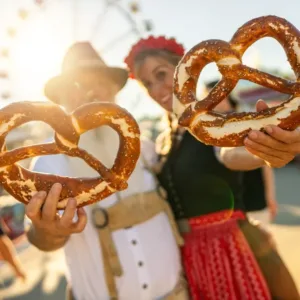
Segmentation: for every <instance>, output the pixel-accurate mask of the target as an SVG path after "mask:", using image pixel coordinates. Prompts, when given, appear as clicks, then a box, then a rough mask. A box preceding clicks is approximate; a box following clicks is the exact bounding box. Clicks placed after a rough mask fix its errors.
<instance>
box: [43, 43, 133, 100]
mask: <svg viewBox="0 0 300 300" xmlns="http://www.w3.org/2000/svg"><path fill="white" fill-rule="evenodd" d="M84 71H92V72H95V73H96V74H99V76H101V77H105V78H107V79H109V80H111V81H112V82H114V83H115V84H116V85H117V86H118V91H120V90H121V89H122V88H123V87H124V86H125V84H126V82H127V79H128V72H127V70H126V69H122V68H118V67H109V66H107V65H106V64H105V62H104V60H103V59H102V58H101V57H100V55H99V54H98V53H97V51H96V50H95V49H94V48H93V46H92V45H91V44H90V43H89V42H77V43H75V44H73V45H72V46H71V47H70V48H69V50H68V51H67V53H66V55H65V57H64V60H63V63H62V71H61V74H60V75H58V76H55V77H53V78H51V79H50V80H49V81H48V82H47V83H46V85H45V90H44V92H45V95H46V97H47V98H49V99H50V100H51V101H53V102H58V99H59V97H58V95H59V93H60V91H61V90H62V89H65V88H68V87H70V84H71V83H73V81H74V76H76V74H78V73H82V72H84Z"/></svg>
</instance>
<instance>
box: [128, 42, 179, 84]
mask: <svg viewBox="0 0 300 300" xmlns="http://www.w3.org/2000/svg"><path fill="white" fill-rule="evenodd" d="M149 49H157V50H166V51H169V52H171V53H173V54H176V55H178V56H183V55H184V47H183V45H182V44H179V43H178V42H177V41H176V40H175V39H174V38H170V39H167V38H165V37H164V36H159V37H154V36H149V37H148V38H146V39H140V40H139V41H138V42H137V43H136V44H135V45H133V46H132V48H131V50H130V52H129V54H128V55H127V57H126V58H125V60H124V61H125V63H126V64H127V66H128V69H129V77H130V78H134V76H133V68H134V60H135V58H136V56H137V55H138V54H139V53H141V52H143V51H145V50H149Z"/></svg>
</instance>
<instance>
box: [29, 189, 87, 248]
mask: <svg viewBox="0 0 300 300" xmlns="http://www.w3.org/2000/svg"><path fill="white" fill-rule="evenodd" d="M61 189H62V187H61V184H59V183H56V184H54V185H53V186H52V188H51V190H50V191H49V193H48V195H47V194H46V193H45V192H43V191H41V192H38V193H37V194H36V195H34V196H33V197H32V199H31V200H30V202H29V203H28V205H27V206H26V215H27V216H28V218H29V219H30V220H31V221H32V228H31V232H29V233H28V236H29V239H30V240H31V241H32V243H33V244H35V246H37V247H38V248H40V249H42V250H45V251H46V250H49V251H51V250H54V249H55V248H59V247H61V246H63V244H64V243H65V242H66V240H67V239H68V238H69V236H70V235H71V234H73V233H79V232H82V231H83V230H84V228H85V225H86V223H87V216H86V213H85V211H84V209H83V208H79V209H77V208H76V200H75V199H69V201H68V203H67V206H66V209H65V211H64V213H63V215H62V216H60V215H59V214H58V213H57V203H58V200H59V196H60V193H61ZM76 211H77V215H78V220H77V221H76V222H74V221H73V218H74V216H75V214H76ZM43 243H44V245H43ZM47 245H48V246H47Z"/></svg>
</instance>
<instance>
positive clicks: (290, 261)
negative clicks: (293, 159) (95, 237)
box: [0, 166, 300, 300]
mask: <svg viewBox="0 0 300 300" xmlns="http://www.w3.org/2000/svg"><path fill="white" fill-rule="evenodd" d="M299 175H300V169H297V168H296V167H294V166H289V167H286V168H284V169H280V170H276V183H277V195H278V201H279V214H278V216H277V218H276V220H275V222H274V223H273V224H272V225H271V226H270V230H271V231H272V233H273V234H274V237H275V239H276V242H277V245H278V248H279V251H280V253H281V255H282V257H283V259H284V261H285V262H286V264H287V265H288V267H289V269H290V271H291V273H292V275H293V276H294V278H295V280H296V281H297V285H298V287H299V289H300V259H299V253H300V239H299V236H300V197H299V194H300V181H299V178H300V177H299ZM20 247H23V250H22V251H21V260H22V262H23V263H24V264H25V266H26V270H27V272H28V281H27V282H26V283H22V282H20V281H19V280H14V279H12V276H11V272H10V269H9V268H8V267H7V266H6V265H3V264H2V265H1V267H0V279H1V282H0V297H1V298H2V299H6V300H63V299H64V295H65V294H64V293H65V292H64V289H65V284H66V282H65V279H64V270H65V269H64V268H65V265H64V258H63V253H62V252H61V251H57V252H55V253H42V252H39V251H38V250H36V249H35V248H33V247H30V246H28V245H27V243H23V244H21V246H20Z"/></svg>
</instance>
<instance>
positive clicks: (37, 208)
mask: <svg viewBox="0 0 300 300" xmlns="http://www.w3.org/2000/svg"><path fill="white" fill-rule="evenodd" d="M46 196H47V193H46V192H44V191H40V192H37V193H36V194H35V195H34V196H32V198H31V200H30V201H29V203H28V204H27V205H26V208H25V213H26V215H27V217H28V218H29V219H30V220H31V221H33V222H34V221H36V220H39V219H40V218H41V207H42V205H43V203H44V201H45V199H46Z"/></svg>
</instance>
